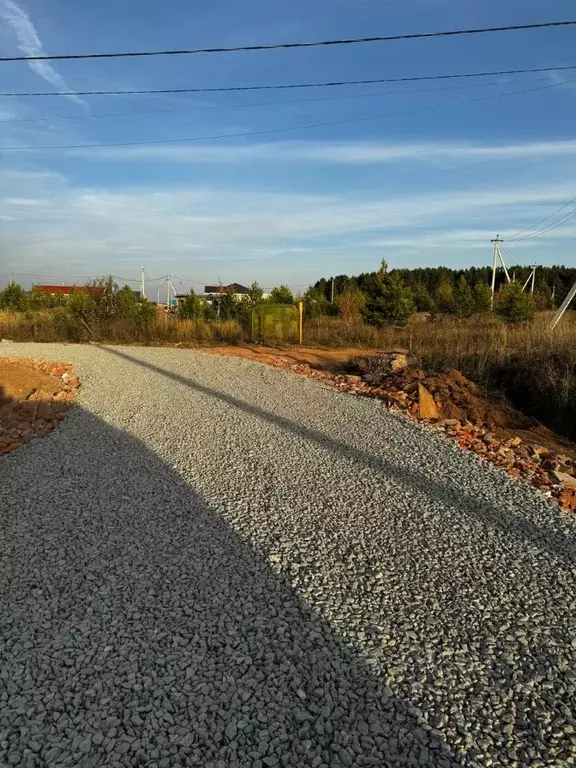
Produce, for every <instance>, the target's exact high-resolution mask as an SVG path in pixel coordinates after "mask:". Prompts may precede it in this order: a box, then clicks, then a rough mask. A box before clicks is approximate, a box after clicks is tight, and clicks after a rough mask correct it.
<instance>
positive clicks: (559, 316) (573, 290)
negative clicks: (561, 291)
mask: <svg viewBox="0 0 576 768" xmlns="http://www.w3.org/2000/svg"><path fill="white" fill-rule="evenodd" d="M574 296H576V283H574V285H573V286H572V288H570V290H569V291H568V295H567V296H566V298H565V299H564V301H563V302H562V304H561V305H560V309H559V310H558V312H556V314H555V315H554V317H553V318H552V322H551V323H550V325H549V329H550V330H551V331H553V330H554V328H556V326H557V325H558V323H559V322H560V320H561V319H562V315H563V314H564V312H566V310H567V309H568V305H569V304H570V302H571V301H572V299H573V298H574Z"/></svg>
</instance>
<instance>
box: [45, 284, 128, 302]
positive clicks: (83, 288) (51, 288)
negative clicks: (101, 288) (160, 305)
mask: <svg viewBox="0 0 576 768" xmlns="http://www.w3.org/2000/svg"><path fill="white" fill-rule="evenodd" d="M32 290H33V291H41V292H42V293H47V294H48V295H49V296H70V294H71V293H74V292H76V293H92V292H94V291H97V290H98V289H95V288H92V287H90V286H87V285H33V286H32ZM133 294H134V296H135V297H136V300H137V301H140V300H141V298H142V294H141V293H140V291H133Z"/></svg>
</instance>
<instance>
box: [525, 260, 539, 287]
mask: <svg viewBox="0 0 576 768" xmlns="http://www.w3.org/2000/svg"><path fill="white" fill-rule="evenodd" d="M536 266H537V265H536V264H533V265H532V272H530V274H529V275H528V279H527V280H526V282H525V283H524V285H523V286H522V290H523V291H525V290H526V288H527V287H528V283H530V293H534V283H535V281H536Z"/></svg>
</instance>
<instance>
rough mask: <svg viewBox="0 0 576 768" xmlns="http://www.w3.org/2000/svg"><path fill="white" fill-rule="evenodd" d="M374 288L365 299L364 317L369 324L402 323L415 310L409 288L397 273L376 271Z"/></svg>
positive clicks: (382, 270)
mask: <svg viewBox="0 0 576 768" xmlns="http://www.w3.org/2000/svg"><path fill="white" fill-rule="evenodd" d="M383 266H384V265H383ZM375 287H376V290H375V291H374V293H372V294H370V295H369V296H368V297H367V300H366V306H365V308H364V313H363V314H364V318H365V320H366V321H367V322H368V323H370V324H371V325H376V326H382V325H387V324H395V325H404V324H405V323H406V320H407V319H408V318H409V317H410V315H412V314H413V313H414V312H415V311H416V306H415V304H414V297H413V295H412V291H411V290H410V288H407V287H406V286H405V285H404V282H403V280H402V278H401V276H400V275H399V274H388V273H387V272H386V271H384V269H381V270H380V272H379V273H378V276H377V280H376V285H375Z"/></svg>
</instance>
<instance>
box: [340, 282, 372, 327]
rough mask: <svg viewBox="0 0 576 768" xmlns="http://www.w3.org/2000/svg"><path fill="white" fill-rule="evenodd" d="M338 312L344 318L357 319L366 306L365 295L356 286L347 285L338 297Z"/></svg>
mask: <svg viewBox="0 0 576 768" xmlns="http://www.w3.org/2000/svg"><path fill="white" fill-rule="evenodd" d="M337 305H338V314H339V315H340V317H343V318H344V319H345V320H359V319H360V318H361V317H362V311H363V310H364V308H365V307H366V296H365V295H364V294H363V293H362V291H359V290H358V288H356V286H349V287H348V288H346V289H345V290H344V292H343V293H342V294H341V295H340V296H339V297H338V302H337Z"/></svg>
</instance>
